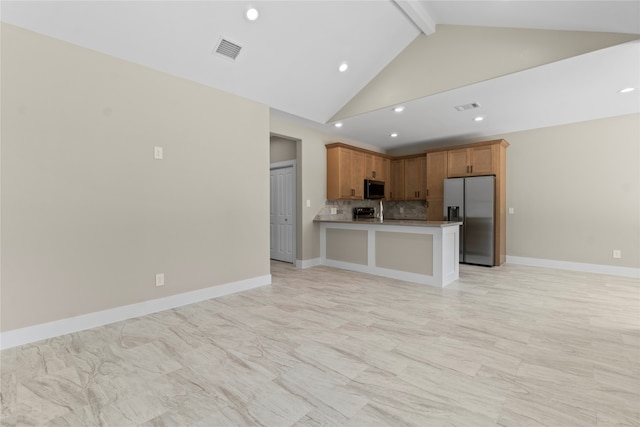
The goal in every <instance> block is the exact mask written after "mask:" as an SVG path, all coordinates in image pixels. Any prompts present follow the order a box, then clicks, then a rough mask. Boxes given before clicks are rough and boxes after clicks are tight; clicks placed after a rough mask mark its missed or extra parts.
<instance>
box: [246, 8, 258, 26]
mask: <svg viewBox="0 0 640 427" xmlns="http://www.w3.org/2000/svg"><path fill="white" fill-rule="evenodd" d="M259 16H260V12H258V9H256V8H255V7H250V8H248V9H247V10H246V12H245V13H244V17H245V18H246V19H247V21H251V22H253V21H256V20H257V19H258V17H259Z"/></svg>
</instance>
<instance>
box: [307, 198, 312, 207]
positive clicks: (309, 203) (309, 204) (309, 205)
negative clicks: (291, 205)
mask: <svg viewBox="0 0 640 427" xmlns="http://www.w3.org/2000/svg"><path fill="white" fill-rule="evenodd" d="M307 207H308V208H310V207H311V200H307Z"/></svg>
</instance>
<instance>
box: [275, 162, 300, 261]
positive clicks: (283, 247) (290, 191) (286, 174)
mask: <svg viewBox="0 0 640 427" xmlns="http://www.w3.org/2000/svg"><path fill="white" fill-rule="evenodd" d="M269 182H270V184H269V185H270V208H269V229H270V236H271V239H270V241H271V259H274V260H277V261H284V262H290V263H292V264H293V263H295V258H296V161H295V160H287V161H284V162H277V163H271V169H270V177H269Z"/></svg>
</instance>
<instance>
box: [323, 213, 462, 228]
mask: <svg viewBox="0 0 640 427" xmlns="http://www.w3.org/2000/svg"><path fill="white" fill-rule="evenodd" d="M313 222H331V223H341V224H372V225H375V224H380V225H402V226H409V227H441V228H442V227H450V226H453V225H461V224H462V223H461V222H458V221H426V220H421V219H407V218H403V219H391V218H390V219H387V218H385V219H384V220H382V221H380V220H379V219H378V218H371V219H337V218H335V217H333V216H329V215H324V216H317V217H316V218H315V219H314V220H313Z"/></svg>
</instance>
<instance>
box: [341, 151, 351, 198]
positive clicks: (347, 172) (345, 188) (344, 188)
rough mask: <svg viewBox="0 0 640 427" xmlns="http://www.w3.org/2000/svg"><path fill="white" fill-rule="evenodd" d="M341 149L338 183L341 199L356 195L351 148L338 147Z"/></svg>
mask: <svg viewBox="0 0 640 427" xmlns="http://www.w3.org/2000/svg"><path fill="white" fill-rule="evenodd" d="M338 150H339V161H338V162H339V163H338V164H339V170H338V185H339V187H340V199H351V198H352V197H353V196H355V188H353V186H352V185H351V179H352V178H351V172H352V170H353V168H352V166H351V153H352V152H351V150H347V149H345V148H338Z"/></svg>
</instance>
